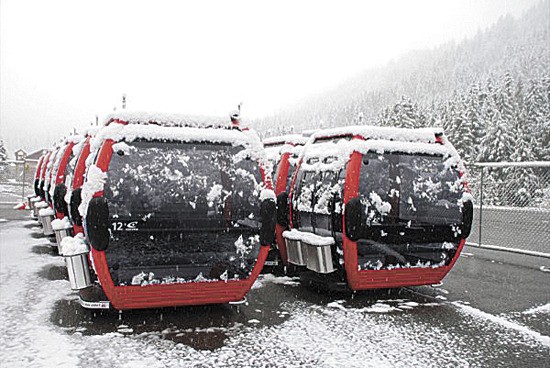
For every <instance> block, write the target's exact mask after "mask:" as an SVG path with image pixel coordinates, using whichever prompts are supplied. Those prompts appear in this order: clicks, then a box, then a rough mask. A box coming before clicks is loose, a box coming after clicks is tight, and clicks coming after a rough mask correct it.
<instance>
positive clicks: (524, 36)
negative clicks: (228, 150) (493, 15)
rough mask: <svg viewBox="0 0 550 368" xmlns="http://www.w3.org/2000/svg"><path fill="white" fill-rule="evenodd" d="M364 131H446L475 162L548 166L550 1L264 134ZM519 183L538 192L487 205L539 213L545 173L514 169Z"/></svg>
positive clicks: (298, 109) (498, 176)
mask: <svg viewBox="0 0 550 368" xmlns="http://www.w3.org/2000/svg"><path fill="white" fill-rule="evenodd" d="M358 124H359V125H363V124H368V125H382V126H395V127H407V128H414V127H425V126H443V128H444V129H445V132H446V134H447V136H448V137H449V139H450V140H451V142H452V143H453V144H454V145H455V147H456V148H457V150H458V151H459V153H460V154H461V156H462V158H463V159H464V161H465V162H466V163H467V164H472V163H475V162H486V161H490V162H502V161H514V162H517V161H550V1H548V0H546V1H543V2H540V3H539V4H538V5H536V6H535V7H533V8H532V9H530V10H529V11H527V12H526V13H524V15H523V16H522V17H521V18H514V17H511V16H506V17H502V18H501V19H500V20H499V21H498V22H497V23H496V24H494V25H493V26H491V27H490V28H488V29H486V30H484V31H479V32H478V33H477V34H476V35H475V36H474V37H472V38H470V39H466V40H464V41H462V42H460V43H458V44H456V43H450V44H445V45H442V46H440V47H438V48H435V49H432V50H419V51H414V52H410V53H408V54H407V55H404V56H403V57H402V58H401V59H399V60H397V61H393V62H391V63H390V64H388V65H387V66H385V67H383V68H379V69H376V70H368V71H365V72H364V73H363V74H361V75H358V76H357V77H356V78H354V79H352V80H348V81H346V82H345V83H343V84H342V85H340V86H339V87H338V88H336V89H335V90H333V91H329V92H327V93H325V94H322V95H319V96H317V97H315V98H311V99H309V100H306V101H303V102H302V103H300V104H297V105H295V106H293V107H292V108H291V109H288V110H286V111H282V112H280V113H278V114H276V115H274V116H271V117H268V118H266V119H263V120H260V121H258V122H257V126H256V127H257V128H258V130H259V131H261V132H263V133H264V134H265V135H266V136H272V135H278V134H281V133H288V132H289V131H294V132H300V131H302V130H305V129H313V128H319V127H334V126H342V125H358ZM510 176H511V171H510V170H495V171H493V172H491V173H490V175H489V177H488V181H489V182H493V183H501V184H503V183H507V182H509V181H510V180H509V179H510ZM513 177H514V178H515V179H514V180H515V181H514V185H515V187H517V188H520V189H521V188H524V189H525V188H527V187H529V188H538V189H530V190H518V189H514V191H516V192H517V193H513V195H512V196H511V197H513V199H509V200H503V197H504V195H503V193H500V194H499V193H496V192H495V193H492V194H491V195H489V196H487V199H486V200H487V202H488V203H489V204H500V205H507V204H511V202H513V204H514V205H521V206H532V205H540V204H541V202H546V201H547V199H544V198H545V197H550V190H548V188H546V189H547V190H544V189H545V188H542V189H540V188H541V186H542V187H544V186H549V185H550V183H548V182H546V183H542V184H541V183H540V180H541V179H540V175H538V173H537V172H535V171H533V170H531V169H523V170H517V169H516V170H514V171H513ZM534 181H539V182H538V183H535V182H534ZM508 186H509V185H508ZM499 190H501V191H502V190H505V188H503V185H501V188H500V189H499ZM507 190H508V191H509V190H510V189H509V188H508V189H507ZM545 192H547V193H545ZM508 197H510V195H509V196H508Z"/></svg>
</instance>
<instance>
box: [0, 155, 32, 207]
mask: <svg viewBox="0 0 550 368" xmlns="http://www.w3.org/2000/svg"><path fill="white" fill-rule="evenodd" d="M37 164H38V160H20V161H17V160H7V161H3V162H0V186H1V189H2V190H1V193H0V203H10V204H11V203H17V202H19V201H24V200H25V199H26V196H27V195H28V194H31V193H32V192H33V191H34V189H33V182H34V172H35V170H36V165H37Z"/></svg>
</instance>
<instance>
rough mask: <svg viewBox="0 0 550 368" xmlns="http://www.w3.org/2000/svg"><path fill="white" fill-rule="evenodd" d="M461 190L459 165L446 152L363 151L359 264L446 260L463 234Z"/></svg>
mask: <svg viewBox="0 0 550 368" xmlns="http://www.w3.org/2000/svg"><path fill="white" fill-rule="evenodd" d="M463 192H464V188H463V185H462V182H461V180H460V178H459V173H458V171H457V169H456V168H453V167H449V166H448V165H447V164H446V163H445V160H444V158H443V157H442V156H433V155H409V154H401V153H385V154H382V155H381V154H377V153H367V154H365V155H364V156H363V162H362V165H361V172H360V181H359V199H360V201H361V203H362V204H363V209H364V211H363V213H362V215H361V221H362V223H363V225H364V227H365V229H366V231H365V236H363V239H361V240H359V241H358V242H357V251H358V257H359V267H360V269H381V268H389V269H391V268H401V267H405V268H406V267H436V266H444V265H446V264H448V262H450V260H451V259H452V257H453V256H454V254H455V252H456V249H457V247H458V243H459V239H460V225H461V223H462V202H461V198H462V194H463Z"/></svg>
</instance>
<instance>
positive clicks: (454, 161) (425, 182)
mask: <svg viewBox="0 0 550 368" xmlns="http://www.w3.org/2000/svg"><path fill="white" fill-rule="evenodd" d="M462 172H463V168H462V164H461V161H460V158H459V157H458V154H457V152H456V150H455V149H454V148H453V146H452V145H451V144H450V143H449V142H448V141H447V139H446V137H445V136H444V135H443V132H442V130H440V129H431V128H425V129H399V128H386V127H368V126H357V127H345V128H335V129H328V130H324V131H320V132H317V133H315V134H314V135H313V137H312V140H311V141H310V142H309V143H308V144H307V145H306V146H305V147H304V149H303V152H302V155H301V157H300V162H299V164H298V168H297V171H296V173H295V175H294V177H293V182H292V185H291V192H290V198H291V199H290V208H289V209H288V212H289V214H290V216H289V217H290V230H288V231H285V232H284V233H283V237H284V238H285V242H286V246H287V251H288V261H289V262H290V263H292V264H295V265H298V266H302V267H303V268H304V269H305V270H308V271H309V272H306V273H305V275H309V276H311V277H310V278H309V280H310V281H311V280H315V282H321V283H325V282H326V283H339V284H342V283H345V284H347V286H348V287H349V288H350V289H352V290H363V289H375V288H395V287H402V286H413V285H426V284H437V283H439V282H440V281H441V280H442V279H443V277H444V276H445V275H446V274H447V273H448V272H449V271H450V270H451V268H452V266H453V265H454V263H455V262H456V260H457V258H458V256H459V254H460V251H461V250H462V248H463V246H464V243H465V239H466V237H467V236H468V234H469V232H470V228H471V223H472V211H473V210H472V208H473V207H472V201H471V196H470V195H469V193H468V190H467V186H466V183H465V181H464V178H463V177H462ZM278 211H282V212H283V214H284V212H286V209H284V208H281V207H279V209H278ZM281 217H284V216H283V215H281V216H278V219H280V218H281Z"/></svg>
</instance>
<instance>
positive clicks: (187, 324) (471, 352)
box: [0, 205, 550, 367]
mask: <svg viewBox="0 0 550 368" xmlns="http://www.w3.org/2000/svg"><path fill="white" fill-rule="evenodd" d="M0 218H1V219H5V220H7V221H3V222H2V223H0V231H2V228H3V227H5V226H14V225H17V223H20V226H22V227H24V228H26V230H27V231H28V232H29V233H30V234H31V236H32V237H33V238H36V239H45V238H44V236H42V235H40V234H39V233H38V232H37V229H36V227H35V226H34V225H32V224H29V223H28V220H29V217H28V212H27V211H13V210H11V209H9V208H8V207H7V206H6V205H1V206H0ZM25 222H26V224H25ZM0 245H1V244H0ZM31 252H32V253H35V254H40V255H46V256H48V257H50V256H51V258H52V259H56V258H58V257H59V256H57V254H56V251H55V250H54V249H53V248H51V247H50V246H49V245H48V244H47V241H44V242H42V243H41V244H39V245H34V246H33V247H32V248H31ZM548 271H550V259H546V258H539V257H532V256H522V255H518V254H513V253H506V252H496V251H491V250H484V249H478V248H473V247H466V248H465V249H464V251H463V254H462V256H461V258H460V259H459V261H458V262H457V264H456V265H455V267H454V269H453V270H452V271H451V273H450V274H449V275H448V276H447V277H446V278H445V279H444V282H443V284H442V285H440V286H437V287H433V286H423V287H412V288H402V289H394V290H376V291H364V292H357V293H353V294H351V293H340V294H327V293H319V292H316V291H314V290H310V289H308V288H307V287H305V286H303V285H301V284H300V282H299V279H298V278H275V277H273V276H272V275H267V276H265V275H264V276H261V277H260V280H259V282H258V283H257V284H256V286H255V288H253V290H251V291H250V292H249V294H248V295H247V303H245V304H242V305H239V306H232V305H212V306H196V307H183V308H164V309H156V310H137V311H125V312H122V313H118V312H116V311H89V310H85V309H83V308H81V307H80V305H79V304H78V302H77V299H76V295H74V296H73V297H69V298H62V299H60V300H57V301H56V302H55V306H54V308H53V309H52V310H53V311H52V313H51V316H50V322H51V323H52V324H53V325H55V326H58V327H60V328H61V329H62V330H63V331H64V333H66V334H68V335H73V334H77V335H79V336H80V335H82V336H93V335H105V334H109V333H118V334H122V335H124V336H133V337H135V336H138V337H140V336H143V337H145V336H147V335H150V334H154V335H156V336H157V337H159V338H160V339H163V340H167V341H173V342H174V343H176V344H183V345H185V346H189V347H191V348H193V349H196V350H203V351H211V352H215V351H217V350H219V349H221V348H223V347H225V346H226V345H227V343H228V341H229V340H231V341H233V340H234V339H235V338H236V337H238V336H239V334H243V333H244V332H246V333H247V334H249V333H250V331H251V330H258V331H259V330H261V329H267V330H268V331H269V330H273V331H279V330H278V329H280V330H281V331H286V330H285V328H288V327H286V326H287V325H288V324H290V325H292V324H293V323H294V324H298V323H299V322H298V321H299V320H300V319H301V318H304V316H308V318H312V319H307V321H312V320H313V321H318V322H319V323H321V322H322V323H323V326H328V327H327V328H328V329H329V330H330V331H331V334H335V335H336V336H337V337H338V336H340V337H341V338H342V339H352V340H353V339H356V338H360V336H361V334H364V338H365V339H368V340H369V342H368V343H369V344H371V345H368V346H369V347H368V348H369V349H371V350H372V349H373V346H374V347H375V348H376V347H377V346H382V345H383V341H380V344H379V345H377V342H376V341H373V340H376V338H377V336H380V338H381V340H383V336H384V334H387V332H384V331H385V330H382V331H379V332H376V333H375V332H374V331H375V330H377V329H380V328H386V327H387V326H389V328H391V329H393V330H392V334H393V333H395V332H396V331H397V334H398V335H399V333H401V331H404V332H403V333H404V334H407V335H409V334H410V335H414V341H415V344H418V346H419V347H425V349H424V348H418V347H417V348H415V350H414V351H415V354H419V357H418V359H419V360H418V361H419V362H425V360H422V359H425V358H426V356H427V357H429V359H432V360H427V361H428V362H433V363H434V364H433V365H434V366H443V365H446V366H490V367H493V366H494V367H496V366H510V367H523V366H529V367H548V366H550V337H549V336H550V313H549V312H548V310H547V308H546V311H545V312H543V313H539V312H537V310H536V309H534V308H536V307H541V306H544V305H546V306H547V305H548V304H549V303H550V272H548ZM36 274H37V275H38V276H39V277H40V278H41V279H43V280H44V285H46V283H47V282H48V281H52V280H66V279H67V274H66V269H65V268H64V267H63V266H62V265H60V264H59V262H57V263H56V262H52V263H51V264H49V263H46V264H45V265H44V266H43V268H41V269H37V270H36ZM67 287H68V285H67ZM547 307H548V306H547ZM363 312H366V313H367V316H368V318H367V317H365V314H364V313H363ZM361 313H363V314H361ZM293 317H294V318H296V321H293V320H291V319H292V318H293ZM325 318H326V320H325ZM365 318H367V319H365ZM289 320H290V321H289ZM362 323H364V324H365V325H364V326H363V327H362V326H361V324H362ZM369 326H370V327H369ZM383 326H386V327H383ZM298 328H299V327H298ZM362 328H363V329H368V330H362ZM339 329H340V330H339ZM311 331H312V332H311V333H315V332H314V331H316V330H315V327H314V326H312V327H311ZM281 333H282V332H281ZM350 334H351V335H353V338H351V337H350ZM440 336H441V338H439V337H440ZM228 339H229V340H228ZM353 341H356V340H353ZM357 341H361V340H357ZM297 343H298V342H297ZM372 344H374V345H372ZM262 349H264V348H262ZM365 349H367V347H365ZM375 350H376V349H375ZM405 350H406V349H405ZM262 351H263V350H262ZM434 351H448V352H449V355H448V356H446V355H445V354H443V355H438V354H434V353H433V352H434ZM371 353H372V354H374V355H373V356H376V354H381V355H386V352H383V351H382V352H381V353H376V352H375V351H371ZM426 354H427V355H426ZM390 355H391V354H390ZM420 355H422V356H420ZM424 355H426V356H424ZM430 355H433V357H430ZM283 358H284V357H283ZM316 359H317V358H316ZM438 359H441V360H440V361H438ZM312 362H313V363H311V364H312V365H313V366H315V365H316V364H315V360H312ZM324 362H325V363H326V362H327V360H326V359H325V360H324ZM252 365H254V364H252ZM299 365H300V364H299ZM301 365H305V366H312V365H310V364H309V363H303V364H301ZM328 365H330V366H334V365H338V364H328ZM375 365H376V364H375ZM390 365H391V364H390ZM342 366H346V364H342Z"/></svg>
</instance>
